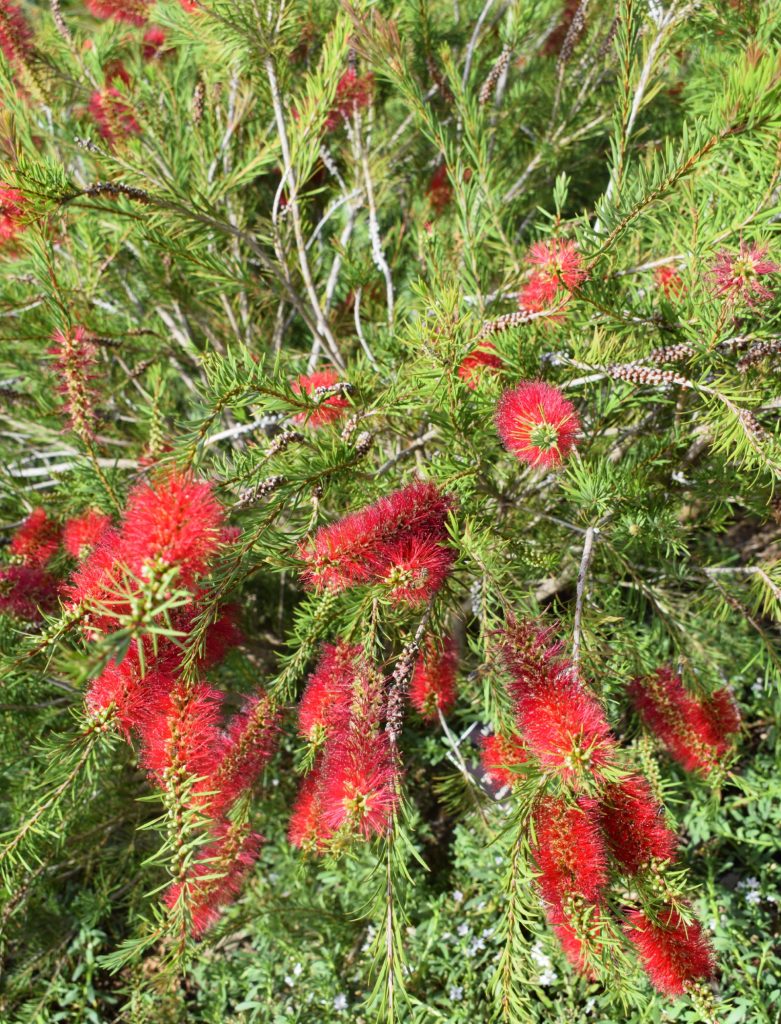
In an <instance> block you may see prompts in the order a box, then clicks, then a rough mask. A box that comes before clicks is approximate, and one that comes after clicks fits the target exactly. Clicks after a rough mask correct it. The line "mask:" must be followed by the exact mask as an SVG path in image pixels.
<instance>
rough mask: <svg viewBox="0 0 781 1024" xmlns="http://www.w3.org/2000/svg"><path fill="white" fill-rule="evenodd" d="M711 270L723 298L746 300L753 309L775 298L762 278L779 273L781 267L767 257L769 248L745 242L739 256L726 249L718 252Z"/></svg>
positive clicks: (718, 291)
mask: <svg viewBox="0 0 781 1024" xmlns="http://www.w3.org/2000/svg"><path fill="white" fill-rule="evenodd" d="M711 269H712V272H713V277H714V279H715V282H716V285H717V288H716V294H717V295H723V296H724V297H725V298H726V299H727V301H728V302H733V303H734V302H738V301H740V300H742V301H743V302H745V303H746V304H747V305H749V306H757V305H759V304H760V303H761V302H768V301H769V300H770V299H772V298H773V296H774V293H773V292H772V291H771V289H770V288H767V287H766V286H765V285H764V284H762V282H761V281H760V280H759V279H760V278H761V277H763V276H764V275H765V274H775V273H777V272H778V270H779V269H780V268H779V266H778V264H777V263H774V262H773V261H772V260H769V259H768V258H767V249H766V248H764V247H760V246H758V245H747V244H746V243H745V242H741V243H740V249H739V251H738V253H737V255H736V254H735V253H731V252H726V251H724V250H722V251H721V252H717V253H716V257H715V259H714V262H713V266H712V268H711Z"/></svg>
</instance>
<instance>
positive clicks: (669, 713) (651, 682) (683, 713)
mask: <svg viewBox="0 0 781 1024" xmlns="http://www.w3.org/2000/svg"><path fill="white" fill-rule="evenodd" d="M629 693H630V695H631V697H632V699H633V700H634V703H635V706H636V708H637V710H638V713H639V715H640V717H641V718H642V720H643V722H644V723H645V725H646V726H647V727H648V728H649V729H650V730H651V731H652V732H655V733H656V735H657V736H658V737H659V739H660V740H661V741H662V743H663V744H664V745H665V747H666V748H667V751H668V753H669V754H670V755H671V757H673V758H674V759H675V760H676V761H678V763H679V764H680V765H681V766H682V767H683V768H684V769H685V770H686V771H688V772H691V771H701V772H703V773H704V774H707V773H708V772H709V771H711V770H712V769H713V768H714V767H715V766H716V765H717V764H718V762H719V761H720V760H721V759H722V758H723V757H724V755H725V754H726V753H727V752H728V751H729V749H730V746H731V743H730V740H729V736H730V735H731V734H733V733H736V732H737V731H738V730H739V728H740V713H739V712H738V709H737V706H736V705H735V702H734V701H733V700H732V697H731V695H730V693H729V691H728V690H725V689H719V690H716V691H715V692H714V693H713V694H711V696H710V697H707V698H702V699H697V698H695V697H694V695H693V694H691V693H689V692H688V691H687V690H686V688H685V687H684V685H683V680H682V679H681V678H680V676H678V675H676V674H675V673H673V671H672V669H670V668H669V667H667V666H664V667H662V668H660V669H658V670H657V671H656V673H655V674H654V675H651V676H647V677H645V678H644V679H635V680H633V681H632V683H631V684H630V686H629Z"/></svg>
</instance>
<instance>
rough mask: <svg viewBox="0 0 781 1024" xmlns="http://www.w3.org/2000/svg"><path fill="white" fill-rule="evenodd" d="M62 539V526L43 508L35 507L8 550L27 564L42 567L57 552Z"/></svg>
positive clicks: (18, 530)
mask: <svg viewBox="0 0 781 1024" xmlns="http://www.w3.org/2000/svg"><path fill="white" fill-rule="evenodd" d="M61 539H62V532H61V530H60V527H59V526H58V525H57V524H56V523H54V522H52V520H51V519H49V517H48V516H47V515H46V512H45V511H44V510H43V509H42V508H34V509H33V510H32V512H31V513H30V515H29V516H28V517H27V518H26V519H25V521H24V522H23V523H22V525H21V526H20V527H19V528H18V529H17V531H16V533H15V534H14V536H13V538H12V540H11V543H10V544H9V546H8V550H9V552H10V554H12V555H15V556H16V557H17V558H19V559H21V561H22V562H24V564H25V565H30V566H33V567H35V568H38V569H42V568H43V567H44V566H45V565H46V563H47V562H49V561H50V560H51V559H52V558H53V557H54V556H55V555H56V554H57V549H58V548H59V546H60V541H61Z"/></svg>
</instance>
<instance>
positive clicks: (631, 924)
mask: <svg viewBox="0 0 781 1024" xmlns="http://www.w3.org/2000/svg"><path fill="white" fill-rule="evenodd" d="M626 933H627V936H628V937H629V939H630V940H631V942H632V943H633V944H634V946H635V948H636V949H637V952H638V955H639V956H640V960H641V962H642V964H643V967H644V968H645V971H646V973H647V975H648V977H649V978H650V979H651V984H652V985H653V986H654V988H656V989H658V990H659V991H660V992H663V993H664V994H665V995H668V996H680V995H683V993H684V992H685V991H686V989H687V988H688V987H689V985H690V984H692V983H693V982H698V981H701V980H702V979H704V978H709V977H711V975H712V974H713V970H714V957H713V952H712V950H711V947H710V945H709V943H708V940H707V939H706V937H705V935H704V934H703V931H702V928H701V927H700V925H699V924H698V923H697V922H696V921H692V922H691V923H690V924H686V923H685V922H684V920H683V918H682V917H681V915H680V914H679V913H678V911H677V910H676V909H675V908H674V907H672V906H671V907H668V908H666V909H665V910H664V911H663V912H662V913H661V915H660V917H659V920H658V921H651V920H649V918H648V917H647V916H646V915H645V914H644V913H643V911H642V910H635V911H633V912H632V913H631V914H630V915H629V921H628V927H627V929H626Z"/></svg>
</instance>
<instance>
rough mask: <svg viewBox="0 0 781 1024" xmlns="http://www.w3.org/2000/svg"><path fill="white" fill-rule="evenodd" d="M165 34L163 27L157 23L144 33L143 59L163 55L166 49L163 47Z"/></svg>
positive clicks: (154, 58)
mask: <svg viewBox="0 0 781 1024" xmlns="http://www.w3.org/2000/svg"><path fill="white" fill-rule="evenodd" d="M166 39H167V36H166V34H165V29H162V28H160V27H159V25H153V26H152V27H151V28H148V29H147V30H146V32H145V33H144V48H143V51H142V52H143V54H144V60H156V59H157V58H158V57H162V56H164V55H165V54H166V53H167V52H168V51H167V50H166V49H165V44H166Z"/></svg>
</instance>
